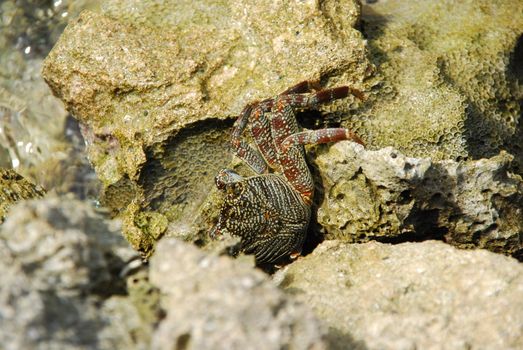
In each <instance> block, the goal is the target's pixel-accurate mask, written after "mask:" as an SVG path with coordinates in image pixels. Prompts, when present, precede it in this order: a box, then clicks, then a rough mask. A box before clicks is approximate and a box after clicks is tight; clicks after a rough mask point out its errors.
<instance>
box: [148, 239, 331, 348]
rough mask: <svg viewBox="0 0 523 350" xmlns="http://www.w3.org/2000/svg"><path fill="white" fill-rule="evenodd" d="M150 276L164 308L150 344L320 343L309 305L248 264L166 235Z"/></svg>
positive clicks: (266, 345) (290, 345)
mask: <svg viewBox="0 0 523 350" xmlns="http://www.w3.org/2000/svg"><path fill="white" fill-rule="evenodd" d="M150 278H151V282H152V283H153V284H154V285H156V286H157V287H158V288H159V289H160V291H161V292H162V294H163V295H164V296H165V297H164V298H163V299H162V305H163V308H164V310H165V311H166V312H167V316H166V318H165V319H164V320H162V322H161V323H160V325H159V326H158V328H157V330H156V331H155V333H154V334H153V336H152V339H153V340H152V348H153V349H173V348H190V349H232V348H241V349H251V348H258V347H260V346H261V347H263V348H264V349H283V348H291V349H324V348H325V343H324V341H323V332H322V330H321V329H320V328H319V327H318V322H317V320H316V319H315V318H314V317H313V316H312V313H311V311H310V310H309V309H308V308H307V307H306V306H305V305H302V304H299V303H296V302H294V301H293V300H292V299H289V298H288V297H286V296H285V295H284V294H283V293H282V291H280V290H279V289H278V288H276V287H275V286H274V285H273V284H272V283H271V282H270V281H269V280H268V278H267V276H266V275H264V274H263V273H262V272H261V271H257V270H254V269H253V268H252V265H250V264H246V263H242V262H241V261H234V260H232V259H230V258H228V257H219V256H216V255H210V254H206V253H203V252H201V251H199V250H198V249H197V248H195V247H194V246H192V245H189V244H187V243H184V242H182V241H179V240H176V239H172V238H169V239H163V240H161V241H160V242H159V244H158V247H157V249H156V252H155V254H154V255H153V257H152V259H151V273H150Z"/></svg>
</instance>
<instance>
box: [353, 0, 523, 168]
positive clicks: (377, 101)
mask: <svg viewBox="0 0 523 350" xmlns="http://www.w3.org/2000/svg"><path fill="white" fill-rule="evenodd" d="M522 12H523V2H521V1H500V2H492V1H488V0H480V1H476V0H475V1H471V0H468V1H458V2H456V1H452V0H441V1H430V0H423V1H417V2H416V3H410V2H406V1H375V2H372V3H370V2H369V4H366V5H364V6H363V10H362V13H363V15H362V22H363V26H362V30H363V32H364V33H365V35H366V37H367V38H368V43H369V45H368V47H369V51H370V56H369V57H370V58H371V60H372V61H373V63H375V64H376V65H377V67H378V70H377V76H376V80H377V81H378V83H377V84H376V85H375V87H374V89H373V90H372V91H371V92H370V93H369V100H368V102H367V103H365V104H364V105H362V110H361V111H358V112H357V116H356V117H355V118H353V119H349V120H347V121H346V122H345V125H347V126H349V127H353V128H354V129H355V130H357V131H358V132H359V133H360V135H362V137H363V139H365V140H367V143H368V144H369V145H371V146H372V147H375V148H382V147H386V146H393V147H394V148H396V149H398V150H400V151H401V152H402V153H404V154H406V155H408V156H410V157H431V158H433V159H435V160H441V159H457V158H461V157H464V156H471V157H474V158H482V157H491V156H493V155H495V154H497V153H499V151H500V150H502V149H508V150H509V151H510V152H511V153H512V154H514V155H515V156H516V162H514V164H513V166H514V167H515V168H516V169H518V168H519V163H521V161H522V160H523V156H522V148H521V142H520V140H521V135H522V134H521V132H522V130H523V129H522V128H521V126H520V125H521V123H520V122H518V121H519V119H520V114H521V99H522V98H523V88H522V81H523V80H522V71H521V69H520V67H521V62H522V59H523V55H522V53H523V51H522V50H521V33H522V31H521V30H522V28H523V17H522V16H515V15H514V14H515V13H522ZM518 67H519V68H518Z"/></svg>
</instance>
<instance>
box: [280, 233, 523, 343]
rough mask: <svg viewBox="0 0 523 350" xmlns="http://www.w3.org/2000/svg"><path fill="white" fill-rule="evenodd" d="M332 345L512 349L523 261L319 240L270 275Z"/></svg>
mask: <svg viewBox="0 0 523 350" xmlns="http://www.w3.org/2000/svg"><path fill="white" fill-rule="evenodd" d="M275 279H276V281H277V282H278V283H279V285H280V286H281V287H283V288H284V289H285V290H287V291H288V292H289V293H291V294H292V295H293V296H295V297H296V298H297V299H298V300H301V301H302V302H304V303H306V304H308V305H310V306H312V307H313V309H314V311H315V313H316V315H317V316H318V318H319V319H320V320H321V322H322V323H323V324H324V325H325V326H326V327H328V329H329V336H328V338H329V342H330V344H331V348H332V349H348V348H351V349H369V350H370V349H414V348H416V349H465V348H472V349H476V348H478V349H483V348H489V349H519V348H521V347H522V346H523V333H522V332H521V330H522V329H523V312H522V310H523V266H522V265H521V264H520V263H518V262H517V261H516V260H514V259H512V258H509V257H505V256H502V255H497V254H493V253H490V252H487V251H485V250H477V251H464V250H458V249H455V248H453V247H451V246H449V245H446V244H444V243H441V242H436V241H427V242H423V243H404V244H399V245H388V244H381V243H376V242H371V243H365V244H348V243H342V242H339V241H327V242H324V243H323V244H321V245H320V246H319V247H318V248H317V249H316V250H315V251H314V252H313V253H312V254H310V255H308V256H306V257H304V258H301V259H299V260H297V261H296V262H295V263H293V264H291V265H289V266H288V267H287V268H285V269H284V270H282V271H280V272H278V273H277V275H276V276H275Z"/></svg>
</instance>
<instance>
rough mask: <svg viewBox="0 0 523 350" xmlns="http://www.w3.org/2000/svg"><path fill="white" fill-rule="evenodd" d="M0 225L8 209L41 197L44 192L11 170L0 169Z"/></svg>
mask: <svg viewBox="0 0 523 350" xmlns="http://www.w3.org/2000/svg"><path fill="white" fill-rule="evenodd" d="M0 188H1V190H0V223H2V222H3V221H4V219H5V216H6V214H7V212H8V211H9V208H11V206H12V205H13V204H15V203H16V202H18V201H21V200H24V199H31V198H39V197H42V196H43V195H44V193H45V191H44V190H43V189H42V188H41V187H39V186H35V185H33V184H32V183H30V182H29V181H27V180H26V179H24V178H23V177H22V176H21V175H19V174H17V173H16V172H15V171H14V170H12V169H3V168H0Z"/></svg>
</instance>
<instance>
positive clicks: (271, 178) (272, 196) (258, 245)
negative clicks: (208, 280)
mask: <svg viewBox="0 0 523 350" xmlns="http://www.w3.org/2000/svg"><path fill="white" fill-rule="evenodd" d="M222 191H224V192H225V200H224V202H223V204H222V208H221V213H220V222H219V223H218V225H219V226H220V229H221V230H227V231H228V232H229V233H230V234H231V235H234V236H239V237H240V238H241V250H242V251H244V252H245V253H247V254H254V256H255V257H256V262H257V263H273V262H276V261H277V260H279V259H281V258H283V257H285V256H289V255H291V254H293V253H299V252H301V247H302V245H303V241H304V240H305V236H306V233H307V227H308V225H309V220H310V216H311V209H310V207H309V206H308V205H306V204H305V203H304V202H303V200H302V198H301V197H300V195H299V194H298V193H297V192H296V191H295V190H294V189H293V188H292V187H291V186H290V184H289V183H288V182H287V181H286V180H285V178H284V177H283V176H281V175H278V174H267V175H258V176H253V177H249V178H245V179H243V180H242V181H238V182H231V183H228V184H226V185H225V186H224V188H223V189H222Z"/></svg>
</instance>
